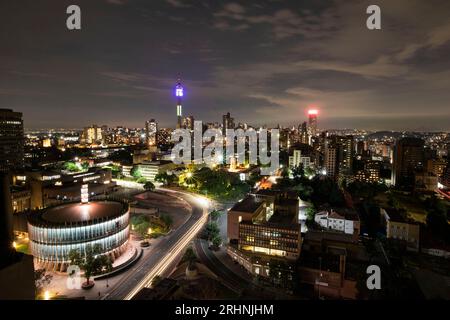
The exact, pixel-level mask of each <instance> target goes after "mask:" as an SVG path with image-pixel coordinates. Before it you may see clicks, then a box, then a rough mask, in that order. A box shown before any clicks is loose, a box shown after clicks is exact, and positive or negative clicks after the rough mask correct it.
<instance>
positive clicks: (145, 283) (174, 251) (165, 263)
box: [124, 207, 208, 300]
mask: <svg viewBox="0 0 450 320" xmlns="http://www.w3.org/2000/svg"><path fill="white" fill-rule="evenodd" d="M205 209H206V208H205V207H202V210H203V214H202V217H201V218H200V219H199V220H198V221H197V222H196V223H195V224H194V225H193V226H192V227H191V228H190V229H189V231H188V232H186V233H185V234H184V235H183V237H182V238H181V239H180V240H179V241H178V242H177V243H176V244H175V245H174V246H173V247H172V248H171V249H170V250H169V251H168V253H167V255H166V256H164V258H162V259H161V260H160V261H159V262H158V263H157V265H156V266H155V267H154V268H153V269H151V270H150V272H149V273H148V274H147V276H146V277H145V278H144V279H143V280H142V281H141V282H140V283H139V284H138V285H137V286H136V287H135V288H134V289H133V290H132V291H131V292H130V293H129V294H128V295H127V296H126V297H125V298H124V300H131V299H132V298H133V297H134V296H135V295H136V294H137V293H138V292H139V291H140V290H141V289H143V288H144V287H150V286H151V284H152V280H153V279H154V278H155V277H156V276H157V275H160V274H162V273H163V272H164V271H165V270H166V269H167V268H168V267H169V265H170V264H171V263H172V262H173V261H174V260H175V258H176V257H177V256H178V255H179V254H180V253H181V251H182V250H183V249H184V248H185V247H186V246H187V245H188V244H189V242H191V241H192V239H193V238H194V237H195V235H196V234H197V233H198V232H199V231H200V230H201V228H202V227H203V224H204V223H205V222H206V221H207V219H208V211H207V210H205Z"/></svg>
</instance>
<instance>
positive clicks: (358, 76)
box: [0, 0, 450, 131]
mask: <svg viewBox="0 0 450 320" xmlns="http://www.w3.org/2000/svg"><path fill="white" fill-rule="evenodd" d="M25 2H27V6H28V8H29V10H26V11H23V10H21V7H20V4H14V3H11V2H10V3H8V4H2V10H1V13H0V14H1V20H2V21H3V22H4V23H6V24H7V25H9V26H10V30H15V31H16V36H14V37H10V34H9V33H6V32H5V33H2V34H1V35H0V38H1V41H2V44H3V47H4V50H2V53H1V62H0V70H1V71H2V72H1V74H2V76H1V77H0V104H1V106H2V108H9V109H13V110H15V111H19V112H22V113H23V114H24V126H25V128H27V129H37V128H82V127H85V126H88V125H91V124H92V123H98V124H107V125H109V126H116V125H125V126H128V127H143V126H144V122H145V120H143V119H146V120H148V119H151V118H154V119H156V120H157V121H158V123H159V124H160V125H161V127H175V124H176V117H175V116H174V112H173V111H174V108H175V105H176V99H175V97H174V95H173V88H174V85H175V84H176V81H177V78H178V77H181V79H182V82H183V85H184V86H185V90H186V92H185V97H184V99H183V109H184V110H183V114H184V115H186V116H187V115H193V116H194V118H195V119H198V120H202V121H203V122H209V121H219V122H220V120H221V116H222V115H223V114H226V113H227V112H230V113H231V114H232V115H233V117H234V118H235V119H238V121H241V122H248V123H251V124H254V125H264V124H266V125H268V126H275V125H277V124H280V125H284V126H290V125H298V124H299V123H301V122H303V121H305V120H306V119H307V110H308V109H310V107H311V106H314V107H317V108H318V109H319V110H320V111H321V113H320V115H319V117H320V120H319V128H321V129H324V128H329V129H331V128H335V129H340V128H359V129H367V130H397V131H401V130H411V131H448V130H450V128H449V127H448V126H449V124H448V123H449V122H448V119H449V116H450V112H449V111H448V110H449V108H448V101H450V93H449V92H448V90H447V89H446V88H447V87H448V84H449V83H448V79H450V74H449V72H450V71H449V67H450V64H449V62H448V59H446V58H447V57H448V54H449V49H450V48H449V39H450V25H449V24H448V22H447V20H446V18H447V17H446V12H448V11H449V10H448V9H449V5H450V4H449V3H446V2H444V1H436V2H433V3H423V2H419V1H413V2H411V1H396V2H395V4H394V3H392V2H389V1H380V2H379V3H378V5H379V6H380V7H381V8H382V11H383V20H382V30H380V31H370V30H368V29H367V28H366V26H365V19H366V17H367V14H366V13H365V9H366V7H367V5H368V2H367V1H359V2H357V3H352V4H349V3H345V2H344V1H321V2H314V3H303V4H301V3H298V1H283V2H279V1H267V2H245V3H244V2H242V1H226V2H222V3H217V4H216V3H211V2H208V1H202V2H199V3H196V5H195V6H194V3H193V2H192V1H187V0H176V1H175V0H166V1H163V0H160V1H154V2H153V1H152V2H151V3H148V2H143V1H137V0H114V1H113V0H104V1H98V2H96V3H92V2H88V1H78V3H77V4H78V5H79V6H80V8H81V12H82V29H81V30H80V31H68V30H67V29H66V27H65V20H66V18H67V14H66V13H65V10H66V7H67V6H68V5H69V4H71V3H69V2H68V1H59V2H58V3H54V2H50V1H40V2H39V3H33V2H28V1H25ZM419 13H420V14H419ZM417 16H420V19H418V18H417ZM68 115H70V116H68Z"/></svg>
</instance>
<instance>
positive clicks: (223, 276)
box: [195, 239, 252, 293]
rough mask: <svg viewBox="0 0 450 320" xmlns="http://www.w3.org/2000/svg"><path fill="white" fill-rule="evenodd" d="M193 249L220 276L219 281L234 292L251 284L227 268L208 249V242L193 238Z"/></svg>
mask: <svg viewBox="0 0 450 320" xmlns="http://www.w3.org/2000/svg"><path fill="white" fill-rule="evenodd" d="M195 251H196V252H197V254H198V256H199V257H198V258H199V259H200V261H201V262H202V263H203V264H204V265H206V266H207V267H208V268H209V269H210V270H211V271H212V272H214V273H215V274H216V276H218V277H219V278H220V281H221V282H222V283H223V284H224V285H225V286H227V287H228V288H229V289H231V290H233V291H234V292H237V293H239V292H241V291H242V290H243V289H245V288H248V287H249V286H252V282H251V281H248V280H247V279H243V278H241V277H240V276H238V275H236V274H235V273H234V272H233V271H231V270H230V269H228V267H226V266H225V265H224V264H223V263H222V262H221V261H220V260H219V259H218V258H217V257H216V256H215V255H214V253H212V252H211V250H210V249H208V242H207V241H206V240H203V239H196V240H195Z"/></svg>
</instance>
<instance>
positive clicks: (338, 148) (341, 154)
mask: <svg viewBox="0 0 450 320" xmlns="http://www.w3.org/2000/svg"><path fill="white" fill-rule="evenodd" d="M353 156H354V140H353V136H331V137H329V138H327V139H326V145H325V168H326V171H327V175H328V176H330V177H332V178H334V179H336V178H338V175H347V174H349V173H351V170H352V165H353Z"/></svg>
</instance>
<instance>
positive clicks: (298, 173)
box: [291, 164, 305, 181]
mask: <svg viewBox="0 0 450 320" xmlns="http://www.w3.org/2000/svg"><path fill="white" fill-rule="evenodd" d="M291 171H292V176H293V177H294V180H296V181H300V179H301V178H303V177H304V176H305V170H303V165H302V164H300V165H299V166H295V167H293V168H292V170H291Z"/></svg>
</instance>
